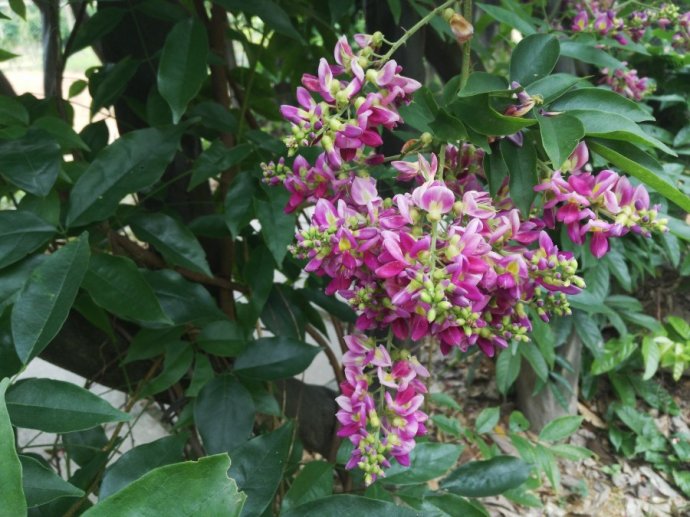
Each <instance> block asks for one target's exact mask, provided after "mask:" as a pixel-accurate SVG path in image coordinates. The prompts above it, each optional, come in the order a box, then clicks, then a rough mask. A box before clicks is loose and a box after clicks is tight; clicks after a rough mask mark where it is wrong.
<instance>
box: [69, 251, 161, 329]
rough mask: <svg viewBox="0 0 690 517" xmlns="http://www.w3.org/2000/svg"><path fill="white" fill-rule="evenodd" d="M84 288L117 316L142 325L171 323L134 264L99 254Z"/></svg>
mask: <svg viewBox="0 0 690 517" xmlns="http://www.w3.org/2000/svg"><path fill="white" fill-rule="evenodd" d="M82 287H84V289H86V290H87V291H88V292H89V294H90V295H91V297H92V298H93V300H94V301H95V302H96V303H97V304H98V305H100V306H101V307H103V308H104V309H106V310H108V311H109V312H112V313H113V314H115V315H116V316H118V317H120V318H122V319H125V320H130V321H140V322H143V323H171V321H170V320H169V319H168V317H167V316H166V315H165V313H164V312H163V308H162V307H161V305H160V303H159V302H158V298H156V295H155V293H154V292H153V289H152V288H151V286H149V285H148V284H147V283H146V280H145V279H144V276H143V275H142V274H141V272H140V271H139V270H138V269H137V267H136V265H135V264H134V262H132V261H131V260H130V259H128V258H126V257H116V256H113V255H105V254H103V253H99V254H97V255H93V256H92V257H91V261H90V263H89V269H88V271H87V272H86V275H85V276H84V281H83V283H82Z"/></svg>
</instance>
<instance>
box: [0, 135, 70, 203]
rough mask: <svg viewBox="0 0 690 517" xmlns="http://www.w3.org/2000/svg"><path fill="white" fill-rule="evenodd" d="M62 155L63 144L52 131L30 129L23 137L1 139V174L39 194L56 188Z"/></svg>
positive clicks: (23, 187)
mask: <svg viewBox="0 0 690 517" xmlns="http://www.w3.org/2000/svg"><path fill="white" fill-rule="evenodd" d="M61 161H62V155H61V152H60V146H59V145H58V143H57V142H56V141H55V139H54V138H53V137H52V136H50V135H49V134H48V133H46V132H44V131H41V130H33V129H32V130H30V131H29V132H28V133H27V134H26V135H25V136H23V137H22V138H17V139H15V140H4V141H0V175H2V176H3V177H4V178H5V179H6V180H7V181H9V182H10V183H12V184H13V185H16V186H17V187H19V188H20V189H22V190H26V191H27V192H30V193H31V194H35V195H37V196H45V195H47V194H48V192H50V189H51V188H53V185H54V184H55V180H56V179H57V176H58V172H59V171H60V163H61Z"/></svg>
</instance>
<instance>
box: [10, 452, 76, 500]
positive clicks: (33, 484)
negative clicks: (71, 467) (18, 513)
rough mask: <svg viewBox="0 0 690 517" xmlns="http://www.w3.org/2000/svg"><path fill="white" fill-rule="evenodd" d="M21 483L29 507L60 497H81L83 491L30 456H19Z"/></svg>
mask: <svg viewBox="0 0 690 517" xmlns="http://www.w3.org/2000/svg"><path fill="white" fill-rule="evenodd" d="M19 460H20V461H21V463H22V474H23V476H22V483H23V485H24V495H25V496H26V504H27V506H28V507H29V508H33V507H35V506H40V505H42V504H47V503H49V502H51V501H54V500H55V499H59V498H60V497H82V496H83V495H84V491H83V490H80V489H79V488H77V487H75V486H74V485H71V484H70V483H68V482H67V481H65V480H64V479H62V478H61V477H60V476H58V475H57V474H56V473H55V472H53V470H52V469H50V468H48V467H45V466H44V465H43V464H42V463H41V462H39V461H38V460H36V459H34V458H32V457H30V456H20V457H19Z"/></svg>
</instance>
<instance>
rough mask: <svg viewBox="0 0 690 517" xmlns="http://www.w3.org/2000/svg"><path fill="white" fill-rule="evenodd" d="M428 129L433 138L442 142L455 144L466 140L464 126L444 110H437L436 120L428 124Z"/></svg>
mask: <svg viewBox="0 0 690 517" xmlns="http://www.w3.org/2000/svg"><path fill="white" fill-rule="evenodd" d="M429 129H431V134H432V135H434V137H435V138H437V139H439V140H442V141H444V142H456V141H458V140H463V139H465V138H467V130H466V129H465V125H464V124H463V123H462V122H461V121H460V119H458V118H456V117H454V116H453V115H451V114H450V113H448V112H447V111H446V110H444V109H440V110H438V113H436V118H434V120H432V121H431V122H429Z"/></svg>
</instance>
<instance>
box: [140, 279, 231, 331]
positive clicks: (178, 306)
mask: <svg viewBox="0 0 690 517" xmlns="http://www.w3.org/2000/svg"><path fill="white" fill-rule="evenodd" d="M143 275H144V278H145V279H146V282H148V284H149V285H150V286H151V287H153V291H154V292H155V293H156V296H157V297H158V301H159V302H160V304H161V307H163V311H164V312H165V314H166V315H167V316H168V318H169V319H170V320H172V321H173V323H175V324H176V325H182V324H184V323H190V322H192V321H204V320H206V321H208V320H219V319H224V318H225V315H224V314H223V313H222V312H221V311H220V309H218V306H217V305H216V302H215V300H214V299H213V297H212V296H211V294H210V293H209V292H208V291H207V290H206V289H205V288H204V286H202V285H201V284H198V283H193V282H189V281H187V280H185V279H184V278H183V277H182V275H180V274H179V273H177V272H175V271H171V270H170V269H162V270H160V271H145V272H144V273H143Z"/></svg>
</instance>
